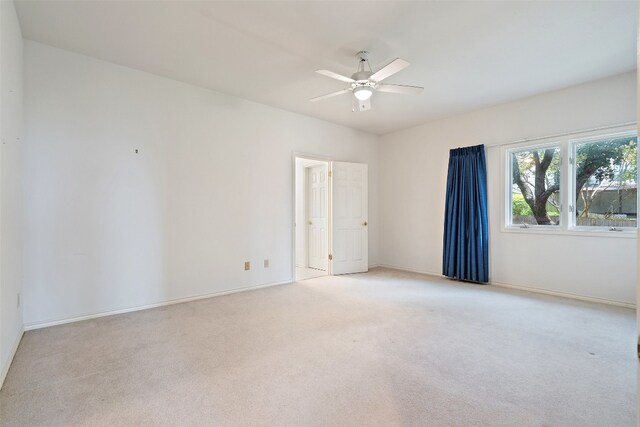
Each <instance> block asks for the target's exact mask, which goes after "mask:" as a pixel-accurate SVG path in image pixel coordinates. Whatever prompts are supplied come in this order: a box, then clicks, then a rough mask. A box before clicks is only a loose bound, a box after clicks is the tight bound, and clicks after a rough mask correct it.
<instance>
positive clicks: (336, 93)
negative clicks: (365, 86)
mask: <svg viewBox="0 0 640 427" xmlns="http://www.w3.org/2000/svg"><path fill="white" fill-rule="evenodd" d="M347 92H351V89H342V90H339V91H337V92H331V93H328V94H326V95H322V96H316V97H315V98H311V99H310V100H309V101H311V102H316V101H321V100H323V99H327V98H331V97H334V96H338V95H342V94H343V93H347Z"/></svg>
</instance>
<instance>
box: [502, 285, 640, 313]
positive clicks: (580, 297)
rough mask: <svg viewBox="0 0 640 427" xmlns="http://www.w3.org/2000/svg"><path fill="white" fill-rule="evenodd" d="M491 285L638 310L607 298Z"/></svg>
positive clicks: (625, 303) (517, 286)
mask: <svg viewBox="0 0 640 427" xmlns="http://www.w3.org/2000/svg"><path fill="white" fill-rule="evenodd" d="M491 284H492V285H494V286H498V287H501V288H510V289H517V290H520V291H527V292H535V293H537V294H545V295H552V296H556V297H563V298H571V299H576V300H580V301H588V302H597V303H600V304H607V305H615V306H617V307H625V308H632V309H634V310H635V308H636V305H635V304H631V303H628V302H622V301H615V300H610V299H605V298H598V297H590V296H587V295H578V294H572V293H570V292H560V291H552V290H550V289H542V288H531V287H529V286H522V285H513V284H510V283H502V282H491Z"/></svg>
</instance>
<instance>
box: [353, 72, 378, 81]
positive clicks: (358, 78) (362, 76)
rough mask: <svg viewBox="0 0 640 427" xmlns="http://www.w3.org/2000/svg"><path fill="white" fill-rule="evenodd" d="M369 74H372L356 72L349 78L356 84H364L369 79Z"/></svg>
mask: <svg viewBox="0 0 640 427" xmlns="http://www.w3.org/2000/svg"><path fill="white" fill-rule="evenodd" d="M371 74H373V73H372V72H371V71H358V72H356V73H353V75H352V76H351V78H352V79H353V80H355V81H357V82H366V81H367V80H369V77H371Z"/></svg>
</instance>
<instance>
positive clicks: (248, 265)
mask: <svg viewBox="0 0 640 427" xmlns="http://www.w3.org/2000/svg"><path fill="white" fill-rule="evenodd" d="M247 270H251V263H250V262H249V261H245V262H244V271H247Z"/></svg>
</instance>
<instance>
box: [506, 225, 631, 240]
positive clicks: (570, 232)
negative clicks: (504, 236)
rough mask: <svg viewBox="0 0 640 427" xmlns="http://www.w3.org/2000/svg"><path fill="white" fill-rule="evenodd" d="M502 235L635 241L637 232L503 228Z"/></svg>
mask: <svg viewBox="0 0 640 427" xmlns="http://www.w3.org/2000/svg"><path fill="white" fill-rule="evenodd" d="M500 231H501V232H502V233H515V234H529V235H535V234H547V235H554V236H584V237H611V238H622V239H635V238H636V236H637V234H638V231H637V230H629V231H627V230H625V231H609V230H606V229H598V230H584V229H568V230H567V229H562V228H559V229H556V230H554V229H552V228H550V227H529V228H521V227H504V226H503V227H502V228H501V230H500Z"/></svg>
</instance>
